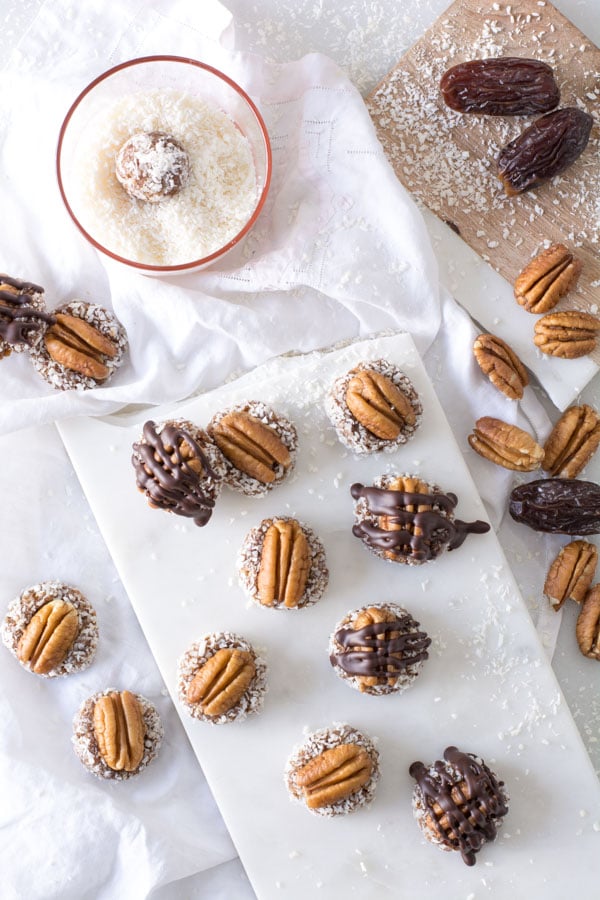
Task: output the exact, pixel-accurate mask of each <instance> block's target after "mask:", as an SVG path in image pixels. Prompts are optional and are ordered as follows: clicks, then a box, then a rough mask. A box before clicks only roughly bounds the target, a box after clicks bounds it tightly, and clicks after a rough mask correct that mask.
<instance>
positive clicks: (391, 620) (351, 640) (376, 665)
mask: <svg viewBox="0 0 600 900" xmlns="http://www.w3.org/2000/svg"><path fill="white" fill-rule="evenodd" d="M430 644H431V638H429V637H428V636H427V635H426V634H425V632H424V631H420V629H419V623H418V622H416V621H415V620H414V619H413V617H412V616H411V615H410V613H408V612H407V611H406V610H405V609H403V608H402V607H401V606H398V605H397V604H396V603H376V604H373V605H372V606H365V607H362V608H361V609H356V610H354V611H353V612H349V613H348V614H347V615H345V616H344V618H343V619H342V620H341V622H338V624H337V625H336V626H335V629H334V632H333V634H332V635H331V637H330V639H329V661H330V662H331V665H332V666H333V670H334V672H335V673H336V675H338V676H339V677H340V678H341V679H342V680H343V681H345V682H346V684H348V685H350V687H353V688H354V689H355V690H357V691H360V692H361V693H363V694H373V695H381V694H399V693H401V692H402V691H405V690H406V688H407V687H409V686H410V685H411V684H412V683H413V681H414V680H415V678H416V677H417V675H418V674H419V672H420V671H421V667H422V665H423V661H424V660H426V659H427V658H428V656H429V654H428V652H427V648H428V647H429V645H430Z"/></svg>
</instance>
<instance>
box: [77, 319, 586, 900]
mask: <svg viewBox="0 0 600 900" xmlns="http://www.w3.org/2000/svg"><path fill="white" fill-rule="evenodd" d="M380 358H383V359H387V360H390V361H391V362H392V363H394V364H395V365H397V366H398V367H399V368H400V369H401V370H402V371H403V372H405V373H406V374H407V375H408V377H409V378H410V379H411V380H412V382H413V384H414V386H415V388H416V390H417V392H418V394H419V397H420V399H421V402H422V404H423V420H422V423H421V425H420V427H419V429H418V430H417V432H416V434H415V436H414V438H413V439H411V441H410V442H409V443H407V444H406V445H405V446H403V447H400V448H399V449H398V450H397V451H396V452H394V453H393V454H387V453H386V454H378V455H375V456H371V457H370V458H368V459H357V458H355V457H354V456H353V454H351V453H349V452H348V451H347V450H346V449H345V448H344V447H343V446H342V445H341V444H340V443H339V441H338V440H337V438H336V435H335V432H334V430H333V428H332V427H331V425H330V424H329V422H328V421H327V418H326V416H325V414H324V411H323V399H324V396H325V394H326V392H327V391H328V390H329V386H330V385H331V384H332V383H333V382H334V380H335V379H336V378H338V377H339V376H341V375H344V374H345V373H346V372H347V371H349V370H350V369H352V368H353V367H354V366H355V365H357V364H358V363H360V362H362V361H363V360H369V359H380ZM249 397H261V398H262V399H264V400H265V401H266V402H268V403H270V404H272V405H273V407H274V408H275V409H277V410H278V411H280V412H281V413H282V414H283V415H285V416H286V417H288V418H289V419H290V420H291V421H293V422H294V423H295V424H296V427H297V429H298V435H299V447H298V458H297V463H296V468H295V471H294V473H293V474H292V476H291V477H290V478H289V479H287V480H286V482H285V484H283V485H281V486H279V487H278V488H277V489H276V490H274V491H272V492H271V493H270V494H269V495H267V496H265V497H261V498H247V497H245V496H243V495H240V494H236V493H233V492H230V491H224V492H223V496H222V497H220V498H219V501H218V503H217V505H216V507H215V511H214V513H213V516H212V518H211V521H210V522H209V524H208V525H207V526H206V528H205V529H202V531H201V532H199V531H198V529H197V528H196V527H195V526H194V525H193V524H192V523H190V522H182V521H181V520H178V519H177V517H175V516H167V515H166V514H165V513H163V512H161V511H160V510H158V511H157V510H152V509H150V508H149V507H148V505H147V503H146V502H145V498H143V497H142V496H140V494H139V493H134V492H133V491H130V490H129V487H130V485H131V481H132V478H133V472H132V468H131V462H130V456H131V445H132V443H133V442H134V441H135V440H138V439H139V436H140V432H141V427H142V424H143V421H144V420H145V416H143V417H142V418H141V420H140V421H138V422H136V423H135V424H129V421H130V417H128V419H127V427H125V425H124V423H123V422H122V421H120V420H119V417H118V416H115V417H113V419H112V420H111V419H96V420H93V421H89V420H86V419H81V418H80V419H72V420H70V421H68V422H65V423H64V424H63V425H61V433H62V434H63V437H64V440H65V443H66V446H67V448H68V451H69V454H70V456H71V460H72V462H73V464H74V466H75V469H76V471H77V473H78V475H79V478H80V480H81V483H82V485H83V487H84V489H85V492H86V496H87V497H88V499H89V501H90V503H91V505H92V509H93V511H94V513H95V515H96V518H97V520H98V523H99V525H100V528H101V530H102V534H103V537H104V539H105V540H106V543H107V545H108V547H109V549H110V551H111V554H112V556H113V559H114V560H115V562H116V564H117V567H118V570H119V572H120V574H121V577H122V579H123V583H124V584H125V586H126V589H127V593H128V596H129V597H130V599H131V602H132V604H133V606H134V608H135V610H136V613H137V615H138V618H139V621H140V623H141V625H142V628H143V629H144V633H145V634H146V637H147V638H148V641H149V643H150V647H151V649H152V651H153V653H154V657H155V659H156V660H157V662H158V665H159V667H160V669H161V673H162V675H163V678H164V679H165V683H166V684H167V686H168V688H169V691H170V692H171V696H172V698H173V699H174V700H175V702H176V703H177V705H178V706H179V708H180V710H181V709H182V708H181V705H180V704H179V703H178V701H177V678H176V669H175V664H174V663H175V660H176V659H177V658H178V657H179V656H181V655H182V653H183V652H184V651H185V650H186V649H187V647H188V646H189V644H190V643H191V641H192V640H194V639H200V637H201V634H202V633H206V632H211V631H217V632H218V631H233V632H235V633H237V634H240V635H241V636H242V637H244V638H246V639H248V640H250V641H251V643H252V644H253V646H254V647H255V649H256V650H257V652H258V653H259V655H260V656H261V657H264V658H265V660H266V662H267V665H268V685H269V690H268V693H267V697H266V702H265V708H264V711H263V712H262V713H261V714H260V715H258V716H252V717H251V718H249V719H248V720H246V721H244V722H241V723H236V724H234V725H231V726H227V727H225V726H224V727H211V726H209V725H206V724H205V723H198V722H196V721H193V720H191V719H190V717H189V716H188V715H186V712H185V709H183V710H182V715H183V724H184V727H185V729H186V732H187V734H188V737H189V739H190V741H191V743H192V746H193V747H194V750H195V753H196V755H197V756H198V759H199V760H200V762H201V764H202V766H203V769H204V771H205V773H206V775H207V777H208V779H209V782H210V784H211V786H212V787H213V789H214V793H215V797H216V800H217V802H218V804H219V808H220V809H221V811H222V813H223V815H224V816H225V820H226V822H227V825H228V827H229V829H230V831H231V834H232V836H233V839H234V841H235V843H236V845H237V846H238V847H239V850H240V853H241V854H242V858H243V859H244V861H245V864H246V866H247V869H248V872H249V874H250V876H251V878H252V882H253V884H254V886H255V888H256V891H257V894H258V896H259V897H263V898H265V900H267V898H275V897H278V896H281V897H286V898H289V900H305V898H307V897H310V896H312V895H313V893H314V892H315V891H317V890H318V891H319V892H320V893H322V894H323V895H324V896H325V897H331V898H334V897H342V896H345V895H346V894H350V895H352V896H353V897H356V898H365V900H366V898H375V897H377V896H379V895H380V893H381V892H383V893H384V894H385V895H394V893H395V892H398V893H399V894H400V896H405V895H406V893H407V892H410V891H411V890H415V891H418V895H419V897H420V898H421V900H438V898H439V897H440V896H441V895H442V894H443V893H445V892H447V891H450V892H452V893H453V894H456V892H459V891H460V892H464V894H465V895H468V894H469V893H470V892H473V891H474V890H477V889H478V888H479V887H480V886H481V877H482V875H481V872H482V870H484V871H486V864H487V866H488V871H486V881H487V886H488V890H489V892H490V894H491V896H493V897H494V898H497V900H512V898H521V897H522V898H525V897H530V896H531V895H532V894H533V892H534V890H535V889H536V888H537V887H538V886H539V885H540V884H543V885H545V886H548V885H552V890H554V891H556V893H557V895H563V896H564V895H566V894H567V893H568V892H569V891H570V890H572V891H574V892H578V893H580V895H581V896H587V895H591V894H592V893H593V891H594V889H595V887H596V885H597V879H598V876H599V875H600V860H599V857H598V846H599V845H600V833H599V832H598V831H597V830H595V828H597V829H600V820H596V819H595V818H594V816H593V811H594V810H595V809H598V808H600V785H599V784H598V781H597V778H596V775H595V773H594V771H593V769H592V766H591V765H590V763H589V760H588V758H587V756H586V754H585V751H584V749H583V746H582V744H581V740H580V737H579V734H578V732H577V730H576V728H575V727H574V725H573V722H572V720H571V719H570V716H569V714H568V712H567V710H566V708H565V706H564V703H563V702H562V699H561V697H560V694H559V691H558V689H557V685H556V682H555V680H554V677H553V676H552V674H551V671H550V668H549V666H548V663H547V661H546V659H545V658H543V657H544V650H543V648H542V646H541V644H540V641H539V638H538V636H537V634H536V632H535V630H534V628H533V627H532V624H531V620H530V617H529V615H528V612H527V609H526V607H525V605H524V603H523V601H522V599H521V597H520V596H518V591H517V588H516V585H515V583H514V580H513V578H512V575H511V572H510V570H509V569H508V566H507V565H506V561H505V559H504V557H503V555H502V552H501V550H500V547H499V545H498V542H497V539H496V536H495V535H494V534H493V532H489V533H488V534H487V535H469V536H468V537H467V539H466V541H465V543H464V544H463V545H462V546H461V547H459V548H458V549H457V550H455V551H452V552H447V553H444V554H443V555H442V556H441V557H440V558H439V559H437V560H435V561H433V562H431V563H428V564H426V565H423V566H418V567H415V566H401V565H394V564H391V563H388V562H386V561H382V560H380V559H376V558H375V557H374V556H372V555H371V554H370V553H368V551H367V550H366V549H365V548H364V547H361V546H360V545H359V544H358V542H357V539H356V538H355V537H354V536H353V535H352V533H351V513H350V511H351V508H352V501H351V498H350V493H349V488H350V485H351V484H352V483H354V482H355V481H360V482H361V483H364V484H371V483H372V480H373V478H374V477H375V476H376V475H378V474H381V473H382V472H386V471H389V470H391V471H396V472H409V473H416V474H419V475H421V477H423V478H424V479H425V480H433V479H435V481H436V482H437V483H438V484H439V485H440V487H441V488H442V489H443V490H445V491H447V490H450V489H451V490H452V491H453V492H455V493H456V494H457V496H458V498H459V502H458V505H457V507H456V510H455V512H456V516H457V518H460V519H463V520H464V521H467V522H472V521H474V520H476V519H478V518H481V517H482V516H485V512H484V509H483V506H482V504H481V501H480V500H479V497H478V496H477V494H476V491H475V488H474V484H473V481H472V479H471V477H470V475H469V473H468V470H467V468H466V465H465V463H464V460H463V459H462V456H461V453H460V450H459V448H458V446H457V445H456V443H455V441H454V439H453V437H452V433H451V431H450V429H449V427H448V425H447V423H446V421H445V419H444V415H443V412H442V409H441V406H440V404H439V402H438V400H437V399H436V397H435V394H434V393H433V390H432V387H431V384H430V382H429V380H428V378H427V376H426V374H425V370H424V368H423V366H422V364H421V362H420V360H419V359H418V356H417V354H416V352H415V350H414V345H413V343H412V340H411V339H410V338H409V337H408V336H406V335H396V336H393V337H387V338H379V339H375V340H372V341H367V342H361V343H358V344H353V345H351V346H349V347H346V348H344V349H342V350H339V351H334V352H332V353H329V354H325V355H322V356H318V357H317V358H315V357H314V355H313V356H309V357H296V358H287V359H282V360H280V361H277V362H276V363H274V364H271V365H269V364H267V367H266V368H265V369H264V370H263V369H262V368H259V369H257V370H255V372H252V373H250V374H249V375H246V376H244V377H243V378H242V379H241V380H240V381H239V382H237V381H236V382H234V383H232V384H231V385H225V386H224V387H222V388H219V389H217V390H216V391H214V392H211V393H209V394H207V395H204V396H202V397H198V398H196V399H194V400H192V401H189V402H187V403H184V404H183V405H182V406H180V407H179V408H177V409H176V410H175V413H174V412H173V410H172V409H165V408H159V409H157V410H155V414H156V416H157V421H164V420H165V419H168V418H173V417H174V414H175V415H176V416H180V417H183V418H184V419H189V420H191V421H193V422H206V421H208V420H209V419H210V418H211V417H212V415H214V414H215V413H217V412H218V411H220V410H223V409H226V408H228V407H230V406H232V405H234V404H235V403H240V402H243V401H244V400H245V399H247V398H249ZM137 418H138V419H139V414H138V416H137ZM441 448H443V452H442V453H440V449H441ZM100 469H102V474H101V475H100V474H99V470H100ZM115 494H118V495H120V496H121V497H122V501H121V504H120V505H119V507H118V508H117V507H116V506H115V503H114V496H115ZM278 514H279V515H281V514H285V515H292V516H294V517H296V518H298V519H299V520H300V521H301V522H305V523H307V524H308V525H309V526H310V527H311V528H313V529H314V530H315V531H316V533H317V534H318V536H319V538H320V539H321V540H322V542H323V544H324V547H325V552H326V556H327V563H328V566H329V570H330V581H329V585H328V588H327V590H326V592H325V594H324V596H323V597H322V598H321V600H319V601H318V603H317V604H316V605H315V606H314V607H309V608H307V609H304V610H294V611H287V610H267V609H261V608H259V607H258V606H257V605H256V604H254V603H251V602H248V600H247V598H246V596H245V595H244V593H243V592H242V591H241V589H240V586H239V584H238V580H237V577H236V571H235V558H236V555H237V550H238V548H239V547H240V546H241V544H242V542H243V540H244V537H245V535H246V534H247V532H248V531H249V529H250V528H252V527H254V526H256V525H258V524H259V522H260V521H261V519H263V518H266V517H272V516H276V515H278ZM204 548H208V549H209V550H210V563H211V564H210V567H209V568H208V569H206V568H205V567H203V568H202V571H199V567H198V560H199V557H200V556H201V555H202V558H205V556H206V554H205V553H204V552H203V551H204ZM166 597H171V598H172V599H171V601H170V606H169V611H168V613H167V614H166V610H165V598H166ZM385 600H393V601H394V602H397V603H400V604H401V605H404V606H405V607H406V608H407V609H408V611H409V612H410V613H411V614H412V615H414V616H415V618H416V619H417V620H418V621H419V622H420V623H421V626H422V627H423V628H424V629H425V630H426V631H427V632H428V633H430V635H431V637H432V639H433V643H432V646H431V648H430V658H429V659H428V660H427V661H426V662H425V663H424V665H423V669H422V672H421V673H420V675H419V677H418V678H417V680H416V682H415V683H414V685H412V686H411V688H410V689H409V690H408V691H407V692H406V693H404V694H403V695H402V696H400V697H398V696H395V697H381V698H373V697H368V696H363V695H361V694H360V693H359V692H357V691H354V690H351V689H349V688H348V687H347V686H346V685H344V684H343V683H342V682H341V681H340V680H339V679H338V678H337V677H336V676H335V675H334V673H333V672H332V671H331V668H330V665H329V662H328V659H327V649H326V645H327V637H328V635H329V634H330V633H331V631H332V630H333V628H334V625H335V623H336V622H338V621H339V620H340V619H341V618H342V617H343V616H344V615H345V614H346V613H347V612H348V611H349V610H350V609H356V608H358V607H360V606H363V605H365V603H368V602H382V601H385ZM200 622H201V623H202V626H201V627H202V631H201V633H198V628H199V623H200ZM332 721H340V722H348V723H350V724H351V725H353V726H354V727H356V728H358V729H359V730H362V731H364V732H365V733H366V734H368V735H369V736H372V737H373V738H374V739H376V740H377V742H378V749H379V752H380V754H381V781H380V784H379V786H378V790H377V793H376V797H375V800H374V802H373V803H372V804H371V806H370V807H369V808H368V809H365V810H360V811H359V812H357V813H355V814H352V815H349V816H347V817H340V818H338V819H336V820H334V821H331V820H326V819H325V820H324V819H322V818H321V819H319V818H317V819H315V817H314V816H312V815H310V814H309V813H308V812H307V811H306V810H305V809H303V808H302V807H301V806H300V805H298V804H290V802H289V799H288V796H287V792H286V790H285V787H284V785H283V778H282V769H283V761H284V760H286V759H287V757H288V756H289V754H290V752H291V750H292V748H293V747H294V746H296V745H297V744H299V743H301V742H302V740H303V734H302V732H303V731H305V730H315V729H317V728H322V727H327V725H329V724H331V723H332ZM450 744H457V745H458V746H459V747H460V748H461V749H463V750H467V749H471V750H472V751H473V750H475V752H477V753H480V754H481V756H483V757H484V759H485V760H486V761H487V762H488V763H489V764H490V765H491V766H492V768H493V769H494V770H495V771H497V772H498V774H499V777H500V778H501V779H505V781H506V783H507V790H508V792H509V794H510V796H511V801H510V815H509V816H507V819H506V822H505V824H504V826H503V827H502V828H501V830H500V834H499V839H498V841H497V843H496V844H494V846H493V847H485V848H484V850H483V851H482V853H481V855H480V856H479V858H478V865H477V866H475V867H473V868H468V867H465V866H464V864H463V863H462V860H459V859H458V855H457V854H451V855H446V854H444V853H440V852H434V853H432V852H431V851H432V849H433V848H432V847H431V846H430V845H429V844H427V843H426V842H425V841H424V840H423V839H422V836H421V835H420V833H419V831H418V829H417V828H415V826H414V823H413V822H412V811H411V805H410V797H411V794H412V787H413V782H412V779H410V777H408V774H407V773H408V769H409V767H410V765H411V763H412V762H414V761H415V759H421V760H423V761H425V763H426V764H428V763H429V762H430V761H433V759H434V758H438V754H440V753H441V752H442V750H443V748H444V747H445V746H448V745H450ZM581 811H583V812H584V813H586V816H585V822H582V818H581ZM590 813H591V814H590ZM557 840H558V841H560V842H561V844H563V846H565V848H567V847H568V855H569V864H570V865H569V867H568V868H567V867H565V866H564V865H563V861H562V859H561V857H560V856H558V855H557V854H556V850H555V841H557ZM267 847H268V848H269V849H268V853H266V852H265V849H266V848H267ZM361 863H362V866H363V867H364V871H363V870H362V869H361ZM542 872H543V876H542V877H540V873H542Z"/></svg>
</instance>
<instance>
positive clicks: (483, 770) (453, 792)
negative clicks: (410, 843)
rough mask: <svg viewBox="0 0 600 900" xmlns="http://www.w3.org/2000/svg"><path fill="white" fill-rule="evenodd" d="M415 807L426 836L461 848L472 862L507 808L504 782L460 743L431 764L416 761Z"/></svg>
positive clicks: (445, 845)
mask: <svg viewBox="0 0 600 900" xmlns="http://www.w3.org/2000/svg"><path fill="white" fill-rule="evenodd" d="M409 774H410V775H411V776H412V777H413V778H414V779H415V780H416V782H417V783H416V785H415V789H414V794H413V812H414V815H415V818H416V820H417V822H418V825H419V828H420V829H421V831H422V832H423V834H424V835H425V837H426V838H427V840H428V841H431V842H432V843H433V844H437V845H438V846H439V847H441V849H442V850H458V851H459V852H460V854H461V856H462V858H463V861H464V862H465V863H466V864H467V865H468V866H474V865H475V862H476V858H475V854H476V853H478V852H479V851H480V850H481V848H482V847H483V845H484V844H486V843H488V842H489V841H493V840H494V839H495V838H496V836H497V833H498V829H499V827H500V826H501V824H502V820H503V817H504V816H505V815H506V814H507V812H508V796H507V794H506V790H505V788H504V782H502V781H499V780H498V777H497V776H496V775H495V774H494V773H493V772H492V771H491V770H490V769H489V768H488V767H487V766H486V764H485V762H484V761H483V760H482V759H480V758H479V757H477V756H475V755H474V754H473V753H462V752H461V751H460V750H458V749H457V748H456V747H447V748H446V749H445V750H444V759H443V760H442V759H438V760H436V762H434V763H432V765H430V766H425V765H424V764H423V763H422V762H414V763H413V764H412V765H411V767H410V769H409Z"/></svg>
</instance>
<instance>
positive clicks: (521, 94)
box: [440, 56, 560, 116]
mask: <svg viewBox="0 0 600 900" xmlns="http://www.w3.org/2000/svg"><path fill="white" fill-rule="evenodd" d="M440 89H441V91H442V95H443V97H444V101H445V103H446V105H447V106H449V107H450V109H454V110H456V112H463V113H485V115H488V116H527V115H531V114H532V113H543V112H548V110H550V109H554V107H555V106H557V105H558V101H559V100H560V90H559V87H558V85H557V83H556V81H555V80H554V72H553V71H552V69H551V68H550V66H548V65H547V64H546V63H543V62H540V60H539V59H519V58H518V57H516V56H500V57H498V58H496V59H472V60H469V62H464V63H459V64H458V65H456V66H452V68H451V69H448V71H447V72H444V74H443V75H442V80H441V81H440Z"/></svg>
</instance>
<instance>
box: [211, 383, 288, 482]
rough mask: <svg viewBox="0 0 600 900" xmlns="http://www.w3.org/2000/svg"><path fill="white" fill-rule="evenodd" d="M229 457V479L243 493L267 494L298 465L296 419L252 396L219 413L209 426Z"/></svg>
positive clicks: (226, 479)
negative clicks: (293, 420) (296, 463)
mask: <svg viewBox="0 0 600 900" xmlns="http://www.w3.org/2000/svg"><path fill="white" fill-rule="evenodd" d="M206 430H207V431H208V433H209V435H210V436H211V437H212V439H213V440H214V442H215V443H216V444H217V446H218V448H219V450H220V451H221V453H222V454H223V456H224V457H225V463H226V466H227V474H226V476H225V483H226V484H227V485H229V487H231V488H233V489H234V490H237V491H241V493H243V494H248V495H255V494H264V493H266V492H267V491H269V490H271V488H273V487H275V485H277V484H279V483H280V482H281V481H283V480H284V478H286V477H287V476H288V475H289V474H290V472H291V471H292V469H293V467H294V461H295V457H296V448H297V446H298V435H297V432H296V429H295V428H294V426H293V425H292V423H291V422H290V421H289V420H288V419H286V418H285V417H284V416H282V415H280V414H279V413H277V412H275V410H273V409H271V408H270V407H269V406H267V405H266V404H265V403H260V402H257V401H254V400H251V401H249V402H247V403H240V404H238V405H237V406H233V407H231V408H230V409H227V410H225V411H224V412H221V413H217V414H216V415H215V416H213V418H212V419H211V420H210V422H209V423H208V427H207V429H206Z"/></svg>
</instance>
